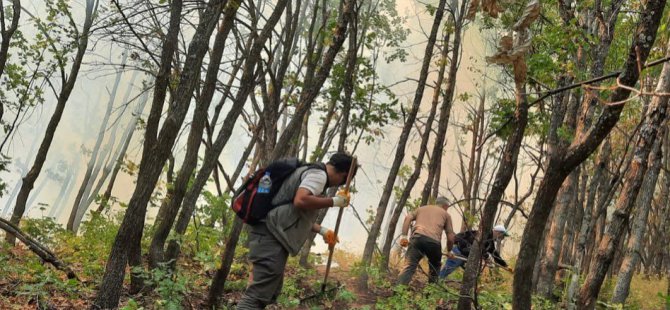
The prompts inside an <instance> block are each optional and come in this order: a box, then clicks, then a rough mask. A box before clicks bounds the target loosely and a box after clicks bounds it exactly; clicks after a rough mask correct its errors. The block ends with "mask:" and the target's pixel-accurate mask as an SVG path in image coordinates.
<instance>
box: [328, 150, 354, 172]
mask: <svg viewBox="0 0 670 310" xmlns="http://www.w3.org/2000/svg"><path fill="white" fill-rule="evenodd" d="M352 160H353V157H352V156H351V155H349V154H347V153H342V152H338V153H335V154H333V156H331V157H330V160H329V161H328V162H327V164H329V165H331V166H333V167H334V168H335V170H336V171H337V172H349V168H350V167H351V162H352ZM357 170H358V165H356V169H355V170H354V175H356V171H357Z"/></svg>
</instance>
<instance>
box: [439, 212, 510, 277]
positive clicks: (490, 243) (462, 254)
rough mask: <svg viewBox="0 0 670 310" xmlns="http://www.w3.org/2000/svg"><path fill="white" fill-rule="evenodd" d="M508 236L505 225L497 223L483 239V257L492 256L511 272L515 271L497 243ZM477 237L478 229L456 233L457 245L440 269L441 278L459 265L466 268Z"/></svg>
mask: <svg viewBox="0 0 670 310" xmlns="http://www.w3.org/2000/svg"><path fill="white" fill-rule="evenodd" d="M506 236H509V233H508V232H507V229H506V228H505V226H503V225H496V226H495V227H493V230H492V231H491V232H489V233H488V234H486V235H484V237H483V239H482V242H483V244H484V251H483V252H484V255H483V257H482V258H483V259H491V258H492V259H493V261H494V262H495V263H496V264H498V265H499V266H501V267H503V268H504V269H506V270H507V271H509V272H513V270H512V268H510V267H509V266H508V265H507V262H506V261H505V260H504V259H503V258H502V257H501V256H500V250H499V249H498V248H497V247H498V246H497V245H496V244H497V243H499V242H500V241H502V240H503V239H505V237H506ZM476 237H477V231H476V230H468V231H464V232H462V233H458V234H457V235H456V245H455V246H454V248H453V249H451V253H449V255H448V258H447V261H446V262H445V263H444V267H442V270H440V279H445V278H446V277H447V276H449V275H450V274H451V273H452V272H454V270H456V268H458V267H461V268H464V266H465V263H466V262H467V260H468V255H470V247H471V246H472V244H473V243H474V242H475V238H476Z"/></svg>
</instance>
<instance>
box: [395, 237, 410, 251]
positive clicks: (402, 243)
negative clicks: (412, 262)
mask: <svg viewBox="0 0 670 310" xmlns="http://www.w3.org/2000/svg"><path fill="white" fill-rule="evenodd" d="M398 244H400V246H401V247H403V248H404V247H407V245H409V240H407V236H405V235H403V236H401V237H400V241H398Z"/></svg>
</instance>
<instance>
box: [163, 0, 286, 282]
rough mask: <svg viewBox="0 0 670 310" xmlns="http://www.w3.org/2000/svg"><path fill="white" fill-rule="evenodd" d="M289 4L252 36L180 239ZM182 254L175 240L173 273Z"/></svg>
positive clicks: (190, 195) (185, 207)
mask: <svg viewBox="0 0 670 310" xmlns="http://www.w3.org/2000/svg"><path fill="white" fill-rule="evenodd" d="M286 3H287V1H286V0H282V1H279V2H277V3H276V5H275V8H274V11H273V12H272V15H271V16H270V18H269V19H268V21H267V23H266V24H265V26H264V27H263V29H262V30H261V32H260V34H255V35H252V36H251V38H250V40H252V41H250V43H249V45H250V46H251V50H250V51H249V52H248V55H249V57H248V58H247V59H246V61H245V63H244V68H243V71H242V78H241V81H240V85H241V87H240V88H239V90H238V92H237V94H236V96H235V98H234V100H233V104H232V106H231V108H230V111H229V112H228V115H226V118H225V120H224V122H223V126H222V128H221V129H220V130H219V134H218V135H217V138H216V141H215V142H214V144H213V145H212V147H211V148H210V149H208V150H206V151H205V159H204V161H203V163H202V166H201V167H200V170H199V171H198V174H197V176H196V177H195V180H194V181H193V184H192V185H191V187H190V188H189V190H188V191H187V192H186V195H185V196H184V201H183V202H182V208H181V211H180V212H179V216H178V218H177V222H176V224H175V226H174V228H173V229H174V231H175V232H176V233H177V234H178V236H181V235H183V234H184V232H185V231H186V228H187V227H188V222H189V220H190V219H191V215H192V214H193V211H194V210H195V203H196V202H197V200H198V197H199V195H200V192H201V191H202V188H203V187H204V186H205V184H206V183H207V180H208V179H209V176H210V175H211V173H212V171H213V170H214V168H216V164H217V162H218V158H219V155H220V154H221V151H222V150H223V147H224V146H225V145H226V143H228V140H229V139H230V136H231V134H232V132H233V128H234V126H235V122H236V121H237V118H238V117H239V115H240V114H241V113H242V109H243V108H244V103H245V102H246V101H247V97H248V96H249V94H250V93H251V91H252V90H253V89H254V83H253V81H254V79H255V76H256V67H257V64H258V62H259V60H260V53H261V50H262V49H263V47H264V46H265V42H266V40H267V39H268V38H269V36H270V35H271V31H272V29H274V26H275V25H276V24H277V22H278V21H279V18H280V17H281V15H282V14H283V12H284V8H285V7H286ZM179 251H180V249H179V243H178V242H177V241H176V240H173V241H171V242H170V243H169V244H168V246H167V250H166V253H165V261H170V262H171V264H170V268H171V269H172V268H174V264H175V262H176V259H177V257H178V255H179Z"/></svg>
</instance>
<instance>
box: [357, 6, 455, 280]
mask: <svg viewBox="0 0 670 310" xmlns="http://www.w3.org/2000/svg"><path fill="white" fill-rule="evenodd" d="M445 5H446V0H440V2H439V4H438V6H437V9H436V11H435V19H434V20H433V26H432V28H431V31H430V35H429V37H428V43H427V44H426V49H425V52H424V56H423V63H422V66H421V73H420V74H419V81H418V84H417V87H416V92H415V93H414V100H413V102H412V109H411V110H410V112H409V114H408V115H407V118H406V119H405V124H404V126H403V129H402V133H401V134H400V137H399V138H398V146H397V149H396V154H395V157H394V159H393V164H392V165H391V169H390V171H389V175H388V178H387V179H386V184H385V185H384V191H383V192H382V196H381V198H380V200H379V205H378V206H377V213H376V214H375V220H374V223H373V224H372V226H371V227H370V233H369V234H368V238H367V240H366V242H365V249H364V250H363V258H362V264H361V265H362V267H363V271H362V272H361V275H360V277H359V279H358V285H359V286H360V287H361V288H365V289H367V287H368V273H367V271H366V268H369V267H370V264H371V262H372V254H373V253H374V249H375V247H376V244H377V237H378V236H379V232H380V230H381V225H382V222H383V220H384V214H386V208H387V205H388V202H389V198H390V197H391V193H392V192H393V185H394V184H395V180H396V177H397V175H398V171H399V170H400V165H402V162H403V160H404V159H405V148H406V146H407V142H408V139H409V134H410V131H411V130H412V126H414V121H415V120H416V115H417V113H418V112H419V107H420V106H421V100H422V99H423V92H424V89H425V87H426V80H427V78H428V69H429V68H430V62H431V59H432V58H433V47H434V46H435V41H436V39H437V33H438V30H439V28H440V24H441V23H442V16H443V15H444V7H445Z"/></svg>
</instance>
